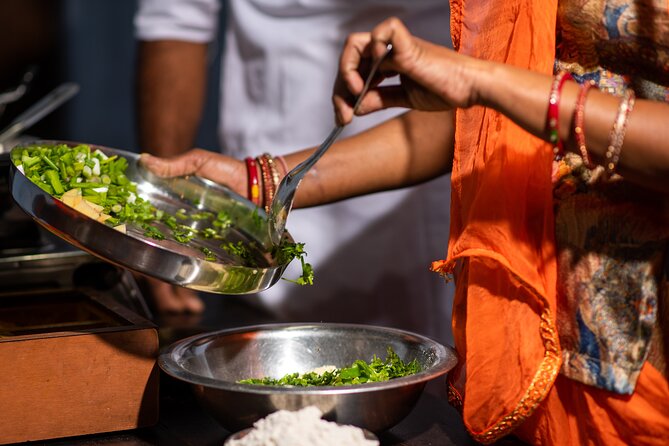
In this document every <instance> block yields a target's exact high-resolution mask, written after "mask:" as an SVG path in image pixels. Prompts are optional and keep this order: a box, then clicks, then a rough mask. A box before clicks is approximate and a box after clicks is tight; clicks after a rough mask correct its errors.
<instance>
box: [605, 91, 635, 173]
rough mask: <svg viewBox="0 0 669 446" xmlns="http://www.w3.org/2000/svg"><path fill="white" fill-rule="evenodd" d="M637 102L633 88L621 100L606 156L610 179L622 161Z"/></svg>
mask: <svg viewBox="0 0 669 446" xmlns="http://www.w3.org/2000/svg"><path fill="white" fill-rule="evenodd" d="M635 100H636V97H635V95H634V90H632V89H631V88H628V89H627V90H625V95H624V96H623V98H622V99H621V100H620V105H619V106H618V114H617V115H616V119H615V121H613V127H611V133H610V135H609V146H608V147H607V149H606V154H605V156H604V168H605V169H606V174H607V175H608V176H609V177H610V176H611V175H613V174H614V173H615V171H616V167H617V166H618V161H620V152H621V150H622V148H623V140H624V139H625V131H626V130H627V121H628V120H629V115H630V113H631V112H632V109H633V108H634V102H635Z"/></svg>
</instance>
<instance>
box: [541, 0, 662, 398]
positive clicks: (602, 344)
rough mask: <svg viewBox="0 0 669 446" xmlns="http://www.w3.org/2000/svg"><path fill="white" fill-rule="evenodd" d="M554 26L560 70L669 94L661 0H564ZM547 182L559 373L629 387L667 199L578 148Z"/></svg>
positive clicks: (651, 318) (658, 265)
mask: <svg viewBox="0 0 669 446" xmlns="http://www.w3.org/2000/svg"><path fill="white" fill-rule="evenodd" d="M558 27H559V33H558V35H559V42H558V52H557V55H556V59H557V60H556V69H557V70H566V71H570V72H571V73H572V74H573V76H574V77H575V78H576V80H577V81H580V82H582V81H585V80H594V81H595V83H596V85H597V86H598V87H599V88H600V89H601V90H603V91H607V92H609V93H611V94H615V95H621V94H622V92H623V91H624V89H625V88H633V89H634V90H635V92H636V93H637V96H639V97H645V98H648V99H653V100H661V101H669V89H667V88H666V86H665V85H667V84H669V45H668V44H669V9H668V6H667V2H666V1H657V0H643V1H641V2H634V3H632V2H628V1H624V0H567V1H564V2H562V3H561V4H560V6H559V11H558ZM662 84H665V85H662ZM586 108H587V105H586ZM586 139H587V130H586ZM623 150H624V148H623ZM553 184H554V199H555V215H556V244H557V250H558V331H559V335H560V344H561V346H562V349H563V365H562V369H561V373H562V374H563V375H565V376H567V377H568V378H571V379H574V380H577V381H579V382H582V383H585V384H589V385H593V386H596V387H599V388H602V389H606V390H610V391H613V392H616V393H620V394H631V393H632V392H633V391H634V388H635V384H636V380H637V378H638V375H639V372H640V370H641V367H642V366H643V363H644V362H645V361H646V359H647V358H648V356H649V353H650V352H651V350H653V348H654V346H653V342H655V341H656V340H657V339H661V338H662V336H657V331H658V330H660V328H659V324H658V302H659V299H663V298H664V296H665V295H666V293H667V290H666V286H665V285H663V280H662V279H663V274H664V262H665V256H666V252H667V241H668V240H669V203H668V200H667V198H666V196H664V195H662V194H659V193H654V192H652V191H649V190H647V189H642V188H638V187H634V186H632V185H630V184H628V183H627V182H625V181H624V180H623V179H622V178H620V177H618V176H614V177H612V178H610V179H609V178H606V176H605V175H604V172H603V169H602V168H601V167H598V168H596V169H595V170H589V169H587V168H586V167H585V166H584V164H583V161H582V159H581V157H580V156H578V155H575V154H569V155H568V156H566V157H565V158H563V159H562V160H560V161H558V162H556V163H555V164H554V168H553ZM655 347H656V346H655Z"/></svg>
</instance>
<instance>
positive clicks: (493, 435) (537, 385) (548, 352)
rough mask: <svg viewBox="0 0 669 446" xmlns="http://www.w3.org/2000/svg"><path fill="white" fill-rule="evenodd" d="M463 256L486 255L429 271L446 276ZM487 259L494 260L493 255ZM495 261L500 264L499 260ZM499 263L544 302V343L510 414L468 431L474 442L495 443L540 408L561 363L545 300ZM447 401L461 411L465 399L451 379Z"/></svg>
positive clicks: (441, 264) (451, 261)
mask: <svg viewBox="0 0 669 446" xmlns="http://www.w3.org/2000/svg"><path fill="white" fill-rule="evenodd" d="M462 257H484V258H486V256H468V255H466V254H464V255H463V254H458V255H457V256H455V257H453V258H452V259H449V260H448V261H441V262H435V263H434V264H433V267H432V270H433V271H435V272H437V273H439V274H440V275H441V276H442V277H444V278H446V275H448V274H449V273H452V271H453V266H454V264H455V261H456V260H457V259H458V258H462ZM490 259H491V260H494V259H492V258H490ZM495 261H496V262H498V263H499V261H497V260H495ZM501 265H502V266H503V267H504V268H505V269H506V270H507V271H508V273H509V274H510V275H511V276H512V277H513V278H515V279H516V280H517V281H518V283H519V284H520V285H521V286H522V287H523V288H525V289H526V290H527V291H528V292H529V293H530V294H532V295H533V296H534V297H536V298H537V299H538V300H539V301H540V302H541V304H542V305H543V311H542V312H541V322H540V324H539V332H540V336H541V340H542V343H543V345H544V349H545V353H544V358H543V360H542V361H541V364H540V365H539V369H538V370H537V373H535V375H534V378H532V382H531V383H530V385H529V386H528V388H527V391H526V392H525V394H524V395H523V397H522V398H521V399H520V401H519V402H518V404H517V405H516V407H515V408H514V409H513V410H512V411H511V413H509V414H508V415H506V416H504V417H503V418H502V419H501V420H499V421H498V422H497V423H495V425H494V426H492V427H491V428H490V429H488V430H486V431H484V432H481V433H476V432H471V431H470V432H469V433H470V434H471V436H472V437H473V438H474V439H475V440H476V441H478V442H479V443H483V444H490V443H494V442H495V441H497V440H499V439H500V438H502V437H504V436H506V435H508V434H510V433H511V432H512V431H513V430H514V429H515V428H516V427H518V426H519V425H520V424H522V423H523V422H524V421H525V420H526V419H527V418H529V416H530V415H532V413H534V411H535V410H536V409H537V407H539V404H541V402H542V401H543V400H544V398H545V397H546V395H548V392H549V391H550V389H551V387H552V386H553V383H554V382H555V379H556V377H557V375H558V372H559V371H560V366H561V363H562V355H561V353H560V344H559V339H558V334H557V328H556V325H555V320H554V318H553V315H552V313H551V310H550V308H549V307H548V302H546V299H545V298H544V297H543V296H541V295H540V294H539V293H538V292H537V291H536V290H535V289H534V288H533V287H532V286H530V285H529V284H528V283H527V282H525V281H524V280H523V279H522V278H521V277H520V276H518V275H517V274H515V273H514V272H513V271H511V270H510V269H509V268H507V267H506V266H504V265H503V264H501ZM448 402H449V404H451V405H452V406H453V407H455V408H456V409H458V410H459V411H460V412H462V410H463V406H464V402H463V401H462V398H461V396H460V394H459V393H458V392H457V390H456V389H454V388H453V386H452V385H451V383H450V382H449V386H448ZM468 430H469V429H468Z"/></svg>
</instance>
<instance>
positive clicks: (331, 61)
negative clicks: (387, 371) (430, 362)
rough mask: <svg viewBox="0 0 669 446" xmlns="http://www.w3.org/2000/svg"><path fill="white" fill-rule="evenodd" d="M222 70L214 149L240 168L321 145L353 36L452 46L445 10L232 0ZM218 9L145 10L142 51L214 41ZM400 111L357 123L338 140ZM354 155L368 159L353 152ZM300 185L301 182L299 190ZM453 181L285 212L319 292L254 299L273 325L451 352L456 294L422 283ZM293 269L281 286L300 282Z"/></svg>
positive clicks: (341, 0) (163, 0)
mask: <svg viewBox="0 0 669 446" xmlns="http://www.w3.org/2000/svg"><path fill="white" fill-rule="evenodd" d="M226 6H227V10H226V18H227V23H226V25H225V26H226V28H225V46H224V53H223V55H224V57H223V69H222V70H221V73H222V79H221V86H222V87H221V107H220V127H219V132H220V139H221V143H222V147H223V148H224V149H223V150H224V151H225V153H227V154H229V155H232V156H235V157H237V158H244V157H246V156H256V155H259V154H261V153H263V152H269V153H272V154H274V155H279V154H285V153H288V152H292V151H295V150H297V149H302V148H305V147H311V146H315V145H318V144H320V143H321V142H322V140H323V139H324V138H325V137H326V136H327V134H328V133H329V132H330V130H331V129H332V127H333V125H334V114H333V108H332V105H331V93H332V85H333V83H334V79H335V76H336V71H337V64H338V60H339V53H340V50H341V48H342V46H343V43H344V40H345V38H346V36H347V35H348V34H349V33H351V32H356V31H368V30H371V29H372V28H373V26H374V25H376V24H377V23H379V22H380V21H381V20H383V19H384V18H386V17H389V16H397V17H399V18H400V19H402V20H403V21H404V22H405V23H406V24H407V26H408V27H409V29H410V30H411V32H412V33H414V34H415V35H418V36H420V37H422V38H424V39H427V40H430V41H433V42H436V43H441V44H444V45H450V34H449V27H448V24H449V4H448V1H446V0H229V1H228V2H227V3H226ZM218 11H219V3H218V2H217V1H216V0H142V1H140V10H139V12H138V15H137V17H136V21H135V23H136V28H137V36H138V38H139V39H142V40H158V39H182V40H188V41H194V42H210V41H212V39H214V38H215V36H216V34H217V19H218V17H219V12H218ZM400 112H402V110H392V111H385V112H381V113H377V114H374V115H372V116H368V117H363V118H355V119H354V121H353V123H352V124H351V125H349V126H348V127H347V128H346V129H345V131H344V135H343V137H345V136H346V135H347V134H348V135H350V134H353V133H356V132H359V131H360V130H362V129H365V128H367V127H369V126H371V125H373V124H374V123H377V122H379V121H381V120H385V119H388V118H389V117H391V116H394V115H396V114H397V113H400ZM360 150H365V148H364V147H360ZM306 181H308V180H306ZM449 207H450V187H449V178H448V177H443V178H440V179H438V180H435V181H432V182H430V183H428V184H423V185H420V186H417V187H413V188H409V189H404V190H400V191H392V192H384V193H378V194H373V195H369V196H365V197H359V198H355V199H350V200H346V201H344V202H340V203H335V204H331V205H327V206H320V207H317V208H310V209H299V210H295V211H293V212H292V213H291V216H290V218H289V220H288V225H287V229H288V230H289V232H290V233H291V234H292V236H293V238H294V239H295V240H296V241H300V242H304V243H305V249H306V251H307V252H308V261H309V262H310V263H311V264H312V265H313V267H314V271H315V277H316V279H315V285H313V286H311V287H309V286H299V285H294V284H292V283H288V282H284V281H280V282H279V283H278V284H277V285H275V286H274V287H272V288H271V289H269V290H267V291H265V292H263V293H261V294H260V295H259V296H258V299H259V301H260V302H261V303H262V304H263V305H264V306H266V307H267V308H269V309H271V310H272V311H273V312H274V313H275V314H276V315H277V317H278V318H279V319H281V320H290V321H320V320H323V321H340V322H341V321H345V322H361V323H371V324H378V325H386V326H394V327H399V328H404V329H409V330H413V331H415V332H419V333H422V334H426V335H429V336H432V337H434V338H436V339H438V340H440V341H442V342H448V343H452V337H451V334H450V333H451V328H450V312H451V303H452V287H451V286H447V285H445V284H444V283H443V281H442V280H441V279H440V278H439V277H438V276H437V275H436V274H434V273H431V272H429V270H428V268H429V264H430V262H431V261H432V260H435V259H438V258H443V256H444V253H445V249H446V244H447V241H448V227H449V219H448V214H449ZM297 263H298V262H294V265H291V268H289V270H288V272H287V273H286V274H285V277H288V278H295V277H297V276H298V275H299V265H297Z"/></svg>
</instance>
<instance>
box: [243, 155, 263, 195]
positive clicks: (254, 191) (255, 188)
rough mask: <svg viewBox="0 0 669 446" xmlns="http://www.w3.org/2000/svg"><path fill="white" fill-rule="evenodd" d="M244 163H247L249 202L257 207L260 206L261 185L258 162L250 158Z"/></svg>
mask: <svg viewBox="0 0 669 446" xmlns="http://www.w3.org/2000/svg"><path fill="white" fill-rule="evenodd" d="M244 161H246V174H247V178H248V189H249V190H248V194H249V195H248V196H249V200H251V202H252V203H253V204H255V205H256V206H260V185H259V181H258V168H257V167H256V160H255V159H253V158H251V157H248V158H246V159H245V160H244Z"/></svg>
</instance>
